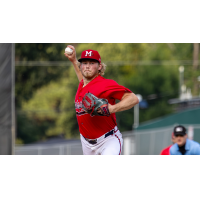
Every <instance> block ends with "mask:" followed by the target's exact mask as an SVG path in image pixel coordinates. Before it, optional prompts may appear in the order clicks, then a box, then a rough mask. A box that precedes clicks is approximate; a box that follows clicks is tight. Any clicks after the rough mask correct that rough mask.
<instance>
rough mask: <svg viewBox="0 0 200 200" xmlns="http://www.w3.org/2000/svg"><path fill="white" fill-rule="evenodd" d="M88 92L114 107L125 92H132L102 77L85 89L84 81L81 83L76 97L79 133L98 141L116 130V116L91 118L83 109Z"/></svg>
mask: <svg viewBox="0 0 200 200" xmlns="http://www.w3.org/2000/svg"><path fill="white" fill-rule="evenodd" d="M87 92H90V93H92V94H93V95H95V96H96V97H98V98H104V99H107V100H108V103H110V104H111V105H114V104H115V100H116V99H118V100H121V98H122V96H123V95H124V92H132V91H131V90H129V89H127V88H125V87H124V86H121V85H119V84H118V83H117V82H116V81H114V80H110V79H105V78H104V77H102V76H100V75H99V76H97V77H96V78H94V79H93V80H92V81H91V82H89V83H88V84H87V85H86V86H85V87H83V80H82V81H81V82H80V84H79V87H78V90H77V93H76V96H75V108H76V117H77V121H78V125H79V131H80V133H81V134H82V135H83V136H84V137H85V138H88V139H96V138H99V137H101V136H102V135H104V134H105V133H107V132H109V131H111V130H112V129H114V127H115V126H116V125H117V123H116V115H115V113H112V114H111V115H110V116H108V117H107V116H92V117H91V116H90V114H88V113H86V112H85V111H84V110H83V109H82V99H83V97H84V95H85V94H86V93H87Z"/></svg>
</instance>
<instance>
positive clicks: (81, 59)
mask: <svg viewBox="0 0 200 200" xmlns="http://www.w3.org/2000/svg"><path fill="white" fill-rule="evenodd" d="M83 60H95V61H97V62H99V61H98V60H96V59H93V58H80V59H78V61H79V62H81V61H83ZM99 63H100V62H99Z"/></svg>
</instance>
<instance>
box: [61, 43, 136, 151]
mask: <svg viewBox="0 0 200 200" xmlns="http://www.w3.org/2000/svg"><path fill="white" fill-rule="evenodd" d="M69 49H70V50H69ZM65 56H66V57H67V58H68V59H69V60H70V61H71V62H72V64H73V66H74V69H75V72H76V74H77V77H78V80H79V82H80V83H79V86H78V90H77V93H76V96H75V109H76V116H77V121H78V125H79V131H80V138H81V143H82V149H83V154H84V155H120V154H121V153H122V145H123V139H122V134H121V133H120V131H119V130H118V128H117V123H116V115H115V113H116V112H120V111H124V110H128V109H130V108H132V107H133V106H135V105H136V104H138V103H139V100H138V98H137V96H136V95H135V94H134V93H133V92H132V91H130V90H129V89H128V88H125V87H124V86H121V85H119V84H118V83H117V82H115V81H114V80H111V79H105V78H104V77H103V75H104V72H105V69H106V65H105V64H104V63H102V62H101V57H100V55H99V53H98V51H95V50H91V49H89V50H85V51H83V52H82V54H81V58H80V59H79V60H78V61H77V58H76V51H75V48H74V47H73V46H71V45H68V47H67V48H66V51H65ZM116 99H118V100H120V102H119V103H115V101H116Z"/></svg>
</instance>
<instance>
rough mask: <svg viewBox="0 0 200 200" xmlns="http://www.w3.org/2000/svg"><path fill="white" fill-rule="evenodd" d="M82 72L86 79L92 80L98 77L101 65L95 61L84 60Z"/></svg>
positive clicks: (81, 66)
mask: <svg viewBox="0 0 200 200" xmlns="http://www.w3.org/2000/svg"><path fill="white" fill-rule="evenodd" d="M80 70H81V73H82V75H83V76H84V77H85V78H86V79H92V78H94V77H95V76H96V75H98V73H99V70H101V64H99V63H98V62H97V61H94V60H84V61H82V62H81V65H80Z"/></svg>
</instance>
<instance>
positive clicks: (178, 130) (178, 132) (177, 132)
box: [174, 125, 187, 136]
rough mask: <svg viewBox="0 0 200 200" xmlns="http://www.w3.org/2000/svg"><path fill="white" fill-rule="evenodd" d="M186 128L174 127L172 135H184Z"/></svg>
mask: <svg viewBox="0 0 200 200" xmlns="http://www.w3.org/2000/svg"><path fill="white" fill-rule="evenodd" d="M186 134H187V133H186V128H185V127H184V126H181V125H178V126H175V127H174V135H175V136H176V135H186Z"/></svg>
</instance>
